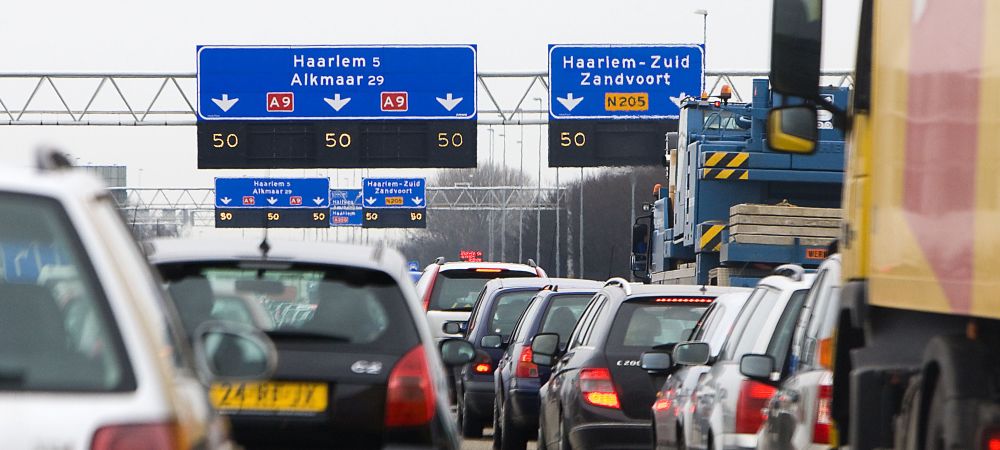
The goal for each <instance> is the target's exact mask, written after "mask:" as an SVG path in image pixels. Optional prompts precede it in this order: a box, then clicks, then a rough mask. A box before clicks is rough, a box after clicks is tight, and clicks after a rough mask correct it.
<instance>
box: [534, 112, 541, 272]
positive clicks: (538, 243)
mask: <svg viewBox="0 0 1000 450" xmlns="http://www.w3.org/2000/svg"><path fill="white" fill-rule="evenodd" d="M535 101H536V102H538V119H539V122H540V121H541V119H542V114H543V113H542V98H541V97H535ZM541 200H542V126H541V125H539V126H538V189H537V190H536V191H535V262H537V263H538V264H541V263H542V208H541Z"/></svg>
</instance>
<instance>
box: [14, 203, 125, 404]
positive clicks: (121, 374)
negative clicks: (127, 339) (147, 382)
mask: <svg viewBox="0 0 1000 450" xmlns="http://www.w3.org/2000/svg"><path fill="white" fill-rule="evenodd" d="M0 257H2V267H0V275H2V276H0V391H87V392H92V391H124V390H132V389H135V382H134V379H133V378H132V373H131V369H130V367H129V366H128V358H127V357H126V356H125V352H124V347H123V346H122V343H121V339H120V337H119V334H118V331H117V329H116V327H115V324H114V322H113V321H112V320H111V319H110V318H111V317H112V315H111V314H110V309H109V305H108V303H107V301H106V299H105V298H104V297H103V292H102V291H101V290H100V288H99V284H98V282H97V279H96V276H95V273H94V269H93V267H92V266H91V265H90V263H89V260H88V258H87V255H86V254H85V253H84V251H83V248H82V247H81V245H80V242H79V240H78V237H77V236H76V234H75V233H74V232H73V229H72V226H71V225H70V222H69V218H68V217H67V216H66V214H65V213H64V212H63V210H62V207H61V206H60V205H59V203H58V202H56V201H54V200H50V199H44V198H39V197H34V196H23V195H13V194H0Z"/></svg>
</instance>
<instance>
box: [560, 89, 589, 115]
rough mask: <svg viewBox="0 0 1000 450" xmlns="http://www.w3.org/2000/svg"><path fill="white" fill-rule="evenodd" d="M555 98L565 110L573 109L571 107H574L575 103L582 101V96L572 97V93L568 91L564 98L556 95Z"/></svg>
mask: <svg viewBox="0 0 1000 450" xmlns="http://www.w3.org/2000/svg"><path fill="white" fill-rule="evenodd" d="M556 100H559V103H562V105H563V106H564V107H566V110H567V111H573V108H576V105H579V104H580V102H582V101H583V97H579V98H573V93H572V92H570V93H568V94H566V98H562V97H556Z"/></svg>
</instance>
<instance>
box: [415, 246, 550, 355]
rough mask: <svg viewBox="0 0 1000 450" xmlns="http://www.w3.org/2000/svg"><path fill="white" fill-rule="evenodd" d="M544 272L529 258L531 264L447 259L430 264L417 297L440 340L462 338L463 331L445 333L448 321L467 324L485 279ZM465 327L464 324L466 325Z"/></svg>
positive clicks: (439, 259)
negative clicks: (453, 260)
mask: <svg viewBox="0 0 1000 450" xmlns="http://www.w3.org/2000/svg"><path fill="white" fill-rule="evenodd" d="M545 276H546V274H545V271H544V270H542V269H541V268H540V267H538V266H536V265H535V264H534V262H533V261H531V260H529V262H528V264H510V263H495V262H444V258H438V259H437V261H435V262H434V263H432V264H430V265H428V266H427V267H426V268H425V269H424V273H423V275H421V277H420V281H418V282H417V296H418V297H419V298H420V299H421V300H422V301H423V304H424V310H425V311H427V322H428V324H429V325H430V327H431V333H433V334H434V337H435V338H436V339H437V340H443V339H447V338H457V337H462V336H461V333H445V331H444V329H443V327H444V325H445V324H447V323H449V322H460V323H462V324H463V325H464V323H465V322H467V321H468V320H469V315H470V314H471V313H472V306H473V305H475V304H476V299H478V298H479V294H480V293H481V292H482V290H483V286H485V285H486V282H488V281H490V280H492V279H495V278H514V277H545ZM463 330H464V326H463Z"/></svg>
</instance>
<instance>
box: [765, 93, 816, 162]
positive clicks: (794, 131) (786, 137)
mask: <svg viewBox="0 0 1000 450" xmlns="http://www.w3.org/2000/svg"><path fill="white" fill-rule="evenodd" d="M816 119H817V115H816V108H815V107H814V106H811V105H798V106H788V107H783V108H775V109H772V110H771V111H770V112H768V114H767V145H768V146H769V147H770V148H771V150H774V151H776V152H782V153H797V154H810V153H813V152H815V151H816V140H817V138H818V131H817V129H816Z"/></svg>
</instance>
